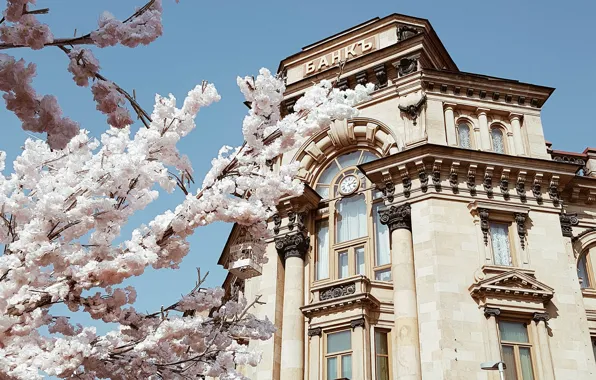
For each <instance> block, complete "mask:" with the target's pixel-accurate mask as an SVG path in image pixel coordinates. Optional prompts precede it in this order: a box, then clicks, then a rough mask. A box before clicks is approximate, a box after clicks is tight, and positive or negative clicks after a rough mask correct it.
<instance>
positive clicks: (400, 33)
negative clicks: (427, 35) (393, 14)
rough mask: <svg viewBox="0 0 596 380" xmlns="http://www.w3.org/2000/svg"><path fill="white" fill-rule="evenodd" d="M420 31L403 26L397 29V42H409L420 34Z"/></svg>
mask: <svg viewBox="0 0 596 380" xmlns="http://www.w3.org/2000/svg"><path fill="white" fill-rule="evenodd" d="M419 33H420V30H419V29H418V28H414V27H413V26H409V25H402V26H400V27H398V28H397V41H398V42H401V41H404V40H407V39H408V38H410V37H414V36H415V35H417V34H419Z"/></svg>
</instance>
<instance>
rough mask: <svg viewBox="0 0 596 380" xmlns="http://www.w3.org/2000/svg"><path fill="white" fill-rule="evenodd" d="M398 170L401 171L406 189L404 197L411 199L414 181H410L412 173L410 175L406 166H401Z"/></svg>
mask: <svg viewBox="0 0 596 380" xmlns="http://www.w3.org/2000/svg"><path fill="white" fill-rule="evenodd" d="M397 168H398V169H399V174H400V175H401V183H402V185H403V187H404V197H406V198H409V197H410V191H411V190H412V180H411V179H410V173H408V168H407V167H406V165H400V166H398V167H397Z"/></svg>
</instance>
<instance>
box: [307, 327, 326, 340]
mask: <svg viewBox="0 0 596 380" xmlns="http://www.w3.org/2000/svg"><path fill="white" fill-rule="evenodd" d="M321 335H323V329H322V328H320V327H312V328H310V329H308V337H309V338H312V337H313V336H319V337H320V336H321Z"/></svg>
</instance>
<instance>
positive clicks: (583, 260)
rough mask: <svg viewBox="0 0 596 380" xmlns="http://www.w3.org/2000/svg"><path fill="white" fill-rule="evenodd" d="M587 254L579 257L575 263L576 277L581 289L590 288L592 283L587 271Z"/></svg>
mask: <svg viewBox="0 0 596 380" xmlns="http://www.w3.org/2000/svg"><path fill="white" fill-rule="evenodd" d="M588 255H589V254H588V253H587V252H586V253H584V254H583V255H581V256H580V258H579V260H578V261H577V277H578V278H579V284H580V286H581V287H582V289H585V288H590V287H592V283H591V281H590V272H589V269H588Z"/></svg>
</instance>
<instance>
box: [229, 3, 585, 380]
mask: <svg viewBox="0 0 596 380" xmlns="http://www.w3.org/2000/svg"><path fill="white" fill-rule="evenodd" d="M340 62H345V65H344V66H343V69H342V71H341V73H340V71H339V70H340V68H339V66H338V63H340ZM279 70H280V72H282V73H284V75H285V78H286V82H287V91H286V93H285V104H284V112H292V111H293V110H292V105H293V104H294V102H295V101H296V99H297V98H298V97H300V95H301V94H302V93H303V91H304V90H305V89H306V88H308V87H309V86H311V84H312V82H313V81H319V80H321V79H334V78H336V79H337V85H338V86H339V87H340V88H347V87H353V86H355V85H356V84H357V83H365V82H373V83H375V84H376V85H377V90H376V91H375V92H374V93H373V95H372V99H371V100H369V101H367V102H366V103H364V104H361V105H360V106H359V108H360V110H361V113H360V115H359V117H358V118H356V119H353V120H349V121H347V122H336V123H335V124H334V125H332V127H331V128H330V129H329V130H328V131H325V132H324V133H321V134H320V135H318V136H316V137H314V138H312V139H310V140H309V141H308V142H307V143H306V144H305V145H304V146H303V147H301V148H300V149H299V150H297V151H296V152H293V153H292V154H289V155H286V156H284V157H281V158H280V159H281V160H282V161H283V162H290V161H299V162H300V163H301V172H300V176H301V179H302V180H304V182H305V183H306V185H307V186H306V190H305V192H304V195H303V196H301V197H300V198H297V199H287V200H285V201H284V202H282V204H281V205H280V206H279V214H278V216H276V217H275V218H274V220H272V221H271V223H270V225H271V229H272V230H273V231H274V233H275V238H273V239H271V241H270V244H269V246H268V256H269V262H268V263H267V264H265V265H264V266H263V267H259V266H258V265H255V264H254V262H252V260H251V259H250V255H249V254H247V252H246V251H244V255H242V254H241V253H240V252H241V251H239V250H238V247H241V242H242V233H241V229H240V228H238V227H235V228H234V229H233V231H232V233H231V235H230V238H229V240H228V243H227V244H226V247H225V249H224V251H223V253H222V256H221V258H220V262H219V263H220V264H222V265H224V266H225V267H226V268H227V269H229V271H230V274H229V276H228V278H227V280H226V285H227V286H232V285H234V284H236V285H240V286H241V287H242V288H243V290H244V292H245V295H246V296H247V297H248V298H252V297H254V296H256V295H262V297H263V298H262V300H263V301H266V304H265V305H260V306H258V308H257V310H256V313H257V314H258V315H260V316H267V317H268V318H269V319H271V320H272V321H274V322H275V324H276V326H278V329H279V330H278V332H277V333H276V335H275V337H274V339H273V340H272V341H270V342H268V343H267V344H262V345H260V346H259V347H258V349H260V350H262V351H263V360H262V362H261V363H260V365H259V366H258V367H257V368H254V369H253V368H247V369H246V374H247V375H248V376H249V377H251V378H254V379H259V380H264V379H283V380H302V379H308V380H332V379H339V378H347V379H357V380H359V379H380V380H385V379H404V380H405V379H407V380H420V379H424V380H438V379H458V380H468V379H469V380H472V379H474V380H480V379H498V378H499V374H498V373H497V372H495V371H484V370H482V369H481V368H480V364H481V363H482V362H487V361H499V360H503V361H504V362H505V363H506V365H507V370H506V379H507V380H511V379H524V380H527V379H541V380H542V379H544V380H552V379H557V380H569V379H574V380H580V379H596V363H595V359H594V351H593V349H594V344H595V342H596V204H595V203H594V202H595V200H596V149H593V148H588V149H586V150H585V151H584V152H582V153H570V152H562V151H557V150H553V149H552V148H551V144H550V143H548V142H547V141H545V138H544V133H543V129H542V124H541V119H540V111H541V108H542V107H543V105H544V104H545V102H546V101H547V100H548V98H549V96H550V95H551V94H552V92H553V91H554V89H553V88H549V87H544V86H539V85H533V84H528V83H522V82H518V81H515V80H508V79H502V78H495V77H489V76H485V75H478V74H471V73H465V72H461V71H460V70H459V69H458V67H457V65H456V64H455V62H453V60H452V59H451V57H450V56H449V53H448V52H447V50H446V49H445V47H444V46H443V44H442V43H441V41H440V40H439V38H438V36H437V35H436V34H435V32H434V31H433V28H432V26H431V25H430V23H429V22H428V21H427V20H424V19H419V18H414V17H409V16H404V15H398V14H394V15H390V16H387V17H384V18H375V19H373V20H370V21H367V22H365V23H363V24H360V25H357V26H355V27H353V28H351V29H348V30H346V31H343V32H341V33H338V34H336V35H334V36H331V37H329V38H326V39H324V40H321V41H319V42H316V43H314V44H311V45H308V46H306V47H304V48H303V49H302V50H301V51H300V52H298V53H296V54H294V55H292V56H290V57H288V58H286V59H284V60H283V61H281V63H280V67H279ZM338 74H340V75H339V76H338ZM239 244H240V245H239ZM251 344H252V343H251Z"/></svg>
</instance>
